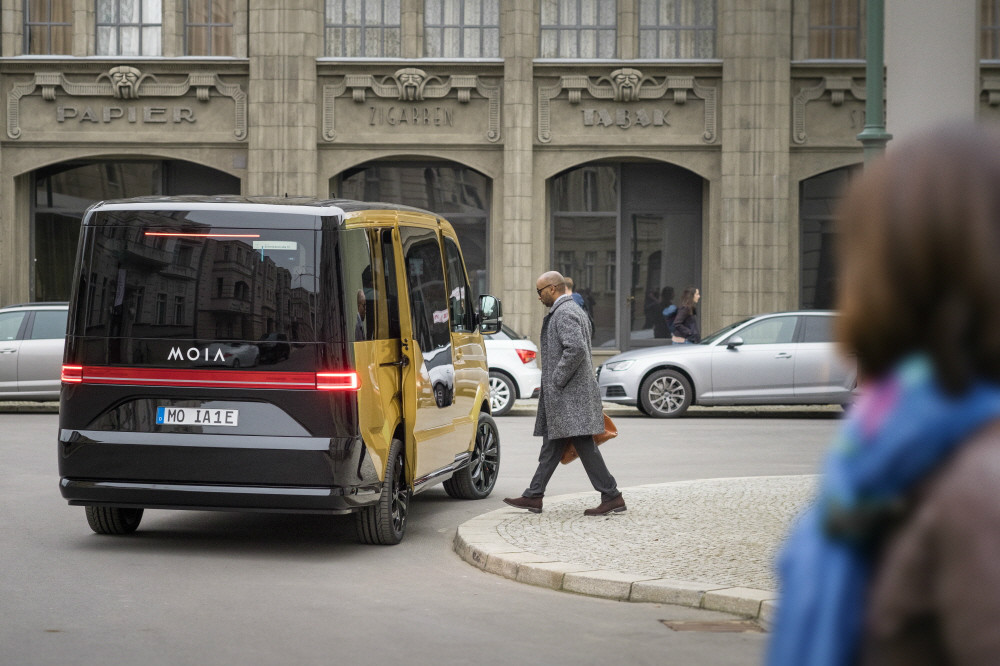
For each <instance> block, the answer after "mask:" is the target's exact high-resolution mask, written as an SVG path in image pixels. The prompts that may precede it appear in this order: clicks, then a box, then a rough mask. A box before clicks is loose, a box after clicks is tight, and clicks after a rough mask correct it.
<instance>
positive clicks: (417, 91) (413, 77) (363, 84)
mask: <svg viewBox="0 0 1000 666" xmlns="http://www.w3.org/2000/svg"><path fill="white" fill-rule="evenodd" d="M348 88H350V90H351V97H352V99H353V100H354V102H355V103H356V104H363V103H364V102H365V99H366V96H367V94H368V91H369V90H370V91H371V92H372V93H373V94H374V95H375V96H376V97H379V98H384V99H396V100H399V101H401V102H424V101H427V100H431V99H442V98H444V97H447V96H448V95H449V94H450V93H451V91H452V90H454V91H455V92H456V96H457V99H458V101H459V102H460V103H462V104H468V103H469V101H470V100H471V99H472V91H475V92H476V93H477V94H478V95H479V96H480V97H483V98H485V99H486V100H488V102H489V112H488V121H487V129H486V138H487V140H489V141H490V142H493V143H496V142H497V141H499V140H500V85H499V84H488V83H485V82H484V81H483V80H482V79H480V78H479V77H478V76H477V75H475V74H461V75H453V76H448V77H446V78H441V77H439V76H428V75H427V72H425V71H424V70H422V69H418V68H416V67H404V68H403V69H399V70H396V71H395V72H394V73H393V74H392V75H390V76H383V77H376V76H374V75H371V74H346V75H345V76H344V80H343V81H340V82H338V83H335V84H331V85H325V86H323V140H324V141H336V139H337V131H336V129H335V126H334V100H335V99H336V98H338V97H340V96H341V95H343V94H344V92H345V91H346V90H347V89H348Z"/></svg>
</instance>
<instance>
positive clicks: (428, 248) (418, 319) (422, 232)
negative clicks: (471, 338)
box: [399, 226, 451, 353]
mask: <svg viewBox="0 0 1000 666" xmlns="http://www.w3.org/2000/svg"><path fill="white" fill-rule="evenodd" d="M399 235H400V238H401V240H402V245H403V260H404V263H405V265H406V278H407V285H408V288H409V290H410V309H411V316H412V319H413V336H414V338H416V340H417V343H418V344H419V345H420V349H421V351H423V352H424V353H426V352H429V351H432V350H434V349H437V348H439V347H445V346H447V345H449V344H451V331H450V329H449V326H448V296H447V293H446V292H445V282H444V266H443V265H442V263H441V248H440V246H439V245H438V238H437V232H436V231H434V230H433V229H419V228H416V227H403V226H401V227H400V228H399Z"/></svg>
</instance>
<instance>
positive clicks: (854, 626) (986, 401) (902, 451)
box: [767, 357, 1000, 666]
mask: <svg viewBox="0 0 1000 666" xmlns="http://www.w3.org/2000/svg"><path fill="white" fill-rule="evenodd" d="M996 418H1000V386H997V385H996V384H988V383H985V382H978V383H976V384H974V385H973V386H972V387H970V388H969V390H967V391H966V392H965V393H963V394H962V395H961V396H958V397H952V396H948V395H946V394H945V393H943V392H942V390H941V388H940V387H939V385H938V383H937V382H936V381H935V379H934V373H933V369H932V367H931V364H930V362H929V360H928V359H926V358H925V357H913V358H910V359H908V360H906V361H905V362H904V363H902V364H900V366H899V367H898V368H897V369H896V371H895V372H893V373H891V374H890V375H888V376H887V377H886V378H884V379H882V380H881V381H879V382H877V383H876V384H874V385H871V386H867V387H866V390H865V393H864V396H863V397H862V398H861V400H859V402H858V404H857V405H856V406H855V407H854V408H853V409H852V410H851V413H850V415H849V416H848V418H847V419H846V421H845V422H844V424H843V427H842V428H841V429H840V432H839V434H838V435H837V437H836V438H835V440H834V443H833V447H832V449H831V451H830V453H829V454H828V456H827V459H826V462H825V465H824V468H823V476H822V480H821V482H820V490H819V495H818V497H817V499H816V501H815V503H814V504H813V506H812V507H811V508H809V509H808V510H807V511H806V512H805V513H804V514H803V516H802V517H801V518H800V520H799V522H798V523H797V524H796V526H795V527H794V528H793V530H792V532H791V533H790V535H789V537H788V540H787V541H786V542H785V545H784V547H783V549H782V552H781V555H780V557H779V559H778V575H779V579H780V581H781V584H780V589H781V598H780V600H779V602H778V612H777V615H776V617H775V622H774V630H773V632H772V637H771V642H770V646H769V651H768V658H767V663H768V664H769V665H770V666H799V665H804V664H808V665H809V666H834V665H837V666H840V665H844V664H852V663H854V662H855V661H856V660H857V657H858V647H859V643H860V639H861V632H862V626H863V622H864V610H865V605H866V603H867V592H868V584H869V582H870V577H871V571H872V564H873V563H872V557H873V554H874V546H875V544H876V541H877V538H878V537H879V536H883V535H884V534H883V532H882V530H883V529H884V528H885V526H886V525H887V524H890V523H891V521H892V520H893V519H898V518H900V517H901V516H902V515H904V514H905V507H906V502H907V498H908V494H909V491H910V490H911V489H912V488H913V487H914V486H915V484H917V483H918V482H920V481H921V480H923V479H925V478H927V477H928V476H929V475H930V474H931V473H932V472H934V471H935V470H936V469H937V468H938V467H939V466H940V464H941V463H942V462H943V461H944V459H945V458H946V457H947V456H948V454H950V453H951V452H952V451H953V450H955V449H956V448H957V447H958V446H959V445H960V444H961V443H962V442H964V441H965V440H966V439H967V438H968V437H969V436H970V435H971V434H972V433H973V432H974V431H976V430H977V429H979V428H980V427H981V426H983V425H984V424H986V423H987V422H989V421H991V420H993V419H996Z"/></svg>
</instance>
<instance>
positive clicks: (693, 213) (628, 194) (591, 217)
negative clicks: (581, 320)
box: [550, 163, 704, 349]
mask: <svg viewBox="0 0 1000 666" xmlns="http://www.w3.org/2000/svg"><path fill="white" fill-rule="evenodd" d="M703 190H704V181H703V180H702V179H701V178H700V177H699V176H697V175H696V174H693V173H691V172H690V171H687V170H685V169H682V168H680V167H676V166H673V165H669V164H649V163H643V164H639V163H623V164H591V165H584V166H581V167H577V168H575V169H571V170H569V171H566V172H564V173H562V174H560V175H558V176H556V177H555V178H554V179H553V180H552V182H551V187H550V194H551V196H550V199H551V201H552V212H551V215H552V265H554V266H556V267H557V268H558V270H559V271H560V272H562V273H563V274H564V275H568V276H569V277H572V278H573V280H574V282H575V290H576V292H577V293H579V294H580V295H581V296H583V299H584V304H585V307H586V308H587V310H588V312H589V314H590V316H591V318H592V319H593V321H594V335H593V343H592V344H593V346H594V347H595V348H600V347H605V348H617V349H629V348H633V347H640V346H646V345H654V344H663V342H664V341H663V340H662V339H660V340H658V339H657V335H660V337H662V332H660V333H658V331H657V327H656V315H657V313H658V312H661V311H662V309H663V308H662V307H659V308H658V307H656V306H657V305H658V304H659V302H660V299H661V296H662V294H663V293H665V292H664V289H665V288H667V289H668V291H669V288H670V287H673V288H674V290H675V291H676V292H680V291H681V290H682V289H683V288H684V287H685V286H687V285H691V284H693V285H697V284H699V283H700V281H701V255H702V235H703V233H702V218H703V211H702V196H703Z"/></svg>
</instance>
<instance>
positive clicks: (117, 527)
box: [87, 506, 143, 534]
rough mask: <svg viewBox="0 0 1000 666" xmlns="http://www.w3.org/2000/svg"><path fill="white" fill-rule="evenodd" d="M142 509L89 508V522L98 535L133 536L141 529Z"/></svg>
mask: <svg viewBox="0 0 1000 666" xmlns="http://www.w3.org/2000/svg"><path fill="white" fill-rule="evenodd" d="M142 511H143V510H142V509H123V508H120V507H115V506H88V507H87V522H88V523H89V524H90V529H92V530H94V531H95V532H97V533H98V534H131V533H132V532H135V531H136V529H137V528H138V527H139V521H141V520H142Z"/></svg>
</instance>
